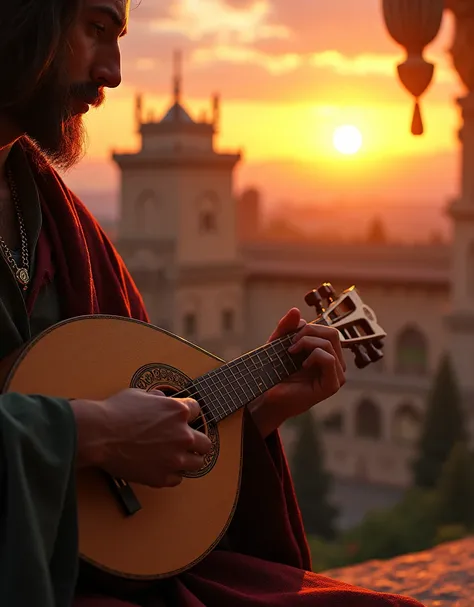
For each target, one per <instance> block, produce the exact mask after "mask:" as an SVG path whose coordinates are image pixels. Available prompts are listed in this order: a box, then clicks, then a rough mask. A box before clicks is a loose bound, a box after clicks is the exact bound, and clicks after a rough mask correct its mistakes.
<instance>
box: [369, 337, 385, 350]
mask: <svg viewBox="0 0 474 607" xmlns="http://www.w3.org/2000/svg"><path fill="white" fill-rule="evenodd" d="M372 345H373V346H374V347H375V348H377V350H383V347H384V343H383V339H376V340H375V341H373V342H372Z"/></svg>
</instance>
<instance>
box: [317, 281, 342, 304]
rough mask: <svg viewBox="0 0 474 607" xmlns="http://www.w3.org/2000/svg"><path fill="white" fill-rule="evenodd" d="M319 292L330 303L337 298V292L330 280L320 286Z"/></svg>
mask: <svg viewBox="0 0 474 607" xmlns="http://www.w3.org/2000/svg"><path fill="white" fill-rule="evenodd" d="M318 293H319V295H320V296H321V298H322V299H327V301H328V302H329V303H332V302H333V301H334V300H335V299H336V298H337V294H336V291H335V289H334V287H333V286H332V284H331V283H330V282H325V283H324V284H323V285H321V286H320V287H319V288H318Z"/></svg>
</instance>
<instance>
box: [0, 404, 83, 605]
mask: <svg viewBox="0 0 474 607" xmlns="http://www.w3.org/2000/svg"><path fill="white" fill-rule="evenodd" d="M75 452H76V425H75V420H74V414H73V412H72V409H71V406H70V404H69V402H68V401H67V400H63V399H57V398H47V397H44V396H25V395H20V394H15V393H11V394H4V395H0V571H1V574H0V605H5V606H7V605H8V606H9V607H23V606H25V607H26V606H27V605H28V607H70V605H71V604H72V599H73V594H74V586H75V582H76V576H77V566H78V537H77V510H76V494H75Z"/></svg>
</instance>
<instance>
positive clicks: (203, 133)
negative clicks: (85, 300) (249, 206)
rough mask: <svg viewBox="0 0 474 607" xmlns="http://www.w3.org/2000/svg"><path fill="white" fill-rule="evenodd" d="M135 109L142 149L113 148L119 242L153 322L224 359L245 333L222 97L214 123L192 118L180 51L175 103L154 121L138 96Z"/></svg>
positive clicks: (235, 156)
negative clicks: (222, 140) (222, 138)
mask: <svg viewBox="0 0 474 607" xmlns="http://www.w3.org/2000/svg"><path fill="white" fill-rule="evenodd" d="M135 111H136V123H137V129H138V132H139V134H140V137H141V145H140V147H139V150H138V151H137V152H136V153H128V154H116V153H114V154H113V160H114V161H115V162H116V163H117V165H118V166H119V168H120V173H121V196H120V223H119V233H118V248H119V250H120V252H121V254H122V256H123V258H124V260H125V263H126V264H127V265H128V267H129V268H130V270H131V271H132V273H133V275H134V278H135V280H136V282H137V285H138V287H139V289H140V291H141V292H142V294H143V296H144V299H145V303H146V305H147V308H148V311H149V314H150V316H151V320H152V322H153V323H155V324H157V325H158V326H162V327H163V328H167V329H169V330H171V331H173V332H175V333H177V334H179V335H181V336H184V337H186V338H188V339H190V341H194V342H197V343H198V344H199V345H201V346H204V347H208V348H209V349H210V350H212V351H213V352H215V353H217V354H220V355H223V356H225V355H227V356H230V355H231V354H233V352H234V351H235V352H237V351H238V350H239V349H240V334H241V330H242V319H241V318H240V315H241V313H242V307H243V306H242V301H241V300H242V278H241V276H242V271H241V264H240V261H239V247H238V239H237V220H236V204H235V199H234V191H233V187H234V186H233V172H234V168H235V166H236V165H237V163H238V162H239V161H240V158H241V155H240V153H231V154H224V153H219V152H218V151H216V149H215V136H216V134H217V129H218V121H219V98H218V96H217V95H215V96H214V97H213V99H212V112H213V116H212V119H211V121H207V120H206V119H205V118H204V119H203V120H201V121H196V120H194V119H193V118H192V117H191V115H190V113H189V112H188V111H187V110H186V109H185V107H184V105H183V100H182V76H181V56H180V54H179V53H176V54H175V66H174V75H173V99H172V103H171V107H170V108H169V109H168V111H167V112H166V113H165V115H164V116H163V117H162V118H161V119H160V120H158V121H155V120H154V119H153V118H149V119H148V120H146V119H144V116H143V114H144V112H143V100H142V97H141V95H138V96H137V98H136V108H135ZM224 342H225V343H226V344H227V350H229V348H230V350H229V351H226V352H223V351H222V344H223V343H224Z"/></svg>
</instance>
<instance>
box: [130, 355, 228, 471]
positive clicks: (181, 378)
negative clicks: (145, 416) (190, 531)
mask: <svg viewBox="0 0 474 607" xmlns="http://www.w3.org/2000/svg"><path fill="white" fill-rule="evenodd" d="M191 382H192V380H191V379H190V378H189V377H188V376H187V375H185V374H184V373H182V372H181V371H179V369H175V368H174V367H170V366H168V365H164V364H161V363H150V364H148V365H144V366H143V367H141V368H140V369H138V371H137V372H136V373H135V375H134V376H133V377H132V380H131V382H130V387H131V388H138V389H139V390H145V391H146V392H150V391H151V390H161V391H162V392H164V393H165V394H166V395H168V396H171V395H172V394H174V393H176V392H180V391H182V390H186V389H187V387H188V386H189V384H190V383H191ZM190 396H192V395H191V394H190ZM192 426H193V427H194V428H196V429H198V428H199V430H201V431H202V432H204V434H207V436H208V437H209V439H210V440H211V443H212V447H211V450H210V452H209V453H208V454H207V455H206V456H205V459H204V466H203V467H202V468H201V469H200V470H198V471H197V472H186V473H184V474H183V477H185V478H200V477H202V476H205V475H206V474H208V473H209V472H210V471H211V470H212V468H213V467H214V466H215V464H216V462H217V458H218V456H219V445H220V440H219V429H218V427H217V425H216V424H213V423H209V422H208V421H207V419H206V417H205V415H204V414H201V415H200V416H199V417H198V418H197V419H196V420H195V421H194V422H193V424H192Z"/></svg>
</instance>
